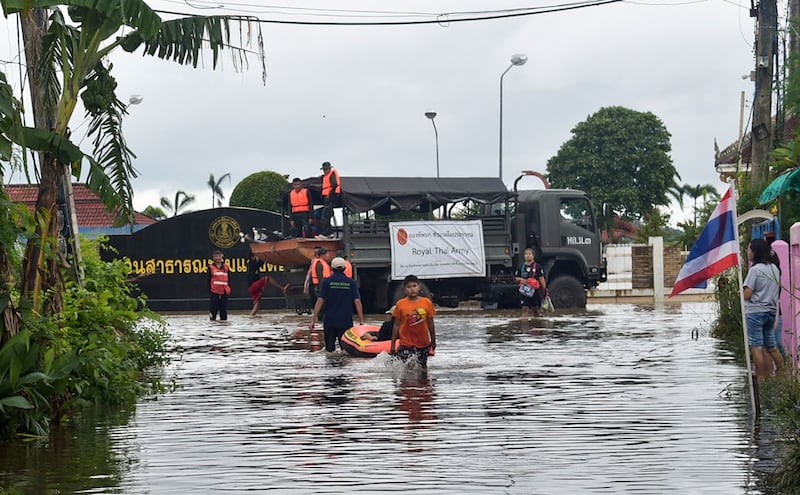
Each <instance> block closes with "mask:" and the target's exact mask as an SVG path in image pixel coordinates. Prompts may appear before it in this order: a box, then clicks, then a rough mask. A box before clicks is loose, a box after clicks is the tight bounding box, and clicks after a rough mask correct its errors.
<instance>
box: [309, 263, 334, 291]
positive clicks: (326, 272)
mask: <svg viewBox="0 0 800 495" xmlns="http://www.w3.org/2000/svg"><path fill="white" fill-rule="evenodd" d="M320 263H322V278H328V277H330V276H331V265H329V264H328V262H327V261H325V260H324V259H322V258H314V259H313V260H311V283H312V284H314V285H319V284H320V282H322V280H320V278H319V277H318V276H317V265H318V264H320Z"/></svg>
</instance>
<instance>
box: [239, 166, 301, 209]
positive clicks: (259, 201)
mask: <svg viewBox="0 0 800 495" xmlns="http://www.w3.org/2000/svg"><path fill="white" fill-rule="evenodd" d="M288 187H289V181H287V180H286V178H285V177H284V176H283V175H281V174H279V173H277V172H272V171H265V172H256V173H254V174H250V175H248V176H247V177H245V178H244V179H242V181H241V182H239V183H238V184H236V187H235V188H234V189H233V192H232V193H231V200H230V205H231V206H240V207H245V208H258V209H260V210H267V211H274V212H278V213H280V211H281V206H280V201H281V192H282V191H285V190H286V189H287V188H288Z"/></svg>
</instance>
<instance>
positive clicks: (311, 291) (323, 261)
mask: <svg viewBox="0 0 800 495" xmlns="http://www.w3.org/2000/svg"><path fill="white" fill-rule="evenodd" d="M332 254H333V253H332V252H329V251H328V248H324V247H318V248H314V259H313V260H311V266H309V267H308V273H307V274H306V282H305V284H304V285H303V293H304V294H306V295H307V296H309V298H310V299H311V307H312V308H313V307H314V305H315V304H316V303H317V294H319V284H321V283H322V280H323V279H325V278H328V277H330V276H331V273H332V272H331V266H330V264H329V260H330V259H331V257H332V256H331V255H332Z"/></svg>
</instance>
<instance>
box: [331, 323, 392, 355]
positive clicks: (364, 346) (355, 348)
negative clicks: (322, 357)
mask: <svg viewBox="0 0 800 495" xmlns="http://www.w3.org/2000/svg"><path fill="white" fill-rule="evenodd" d="M380 329H381V327H379V326H376V325H359V326H357V327H352V328H349V329H347V330H346V331H345V332H344V335H342V341H341V344H342V349H344V350H345V351H347V353H348V354H350V355H353V356H356V357H367V358H373V357H375V356H377V355H378V354H380V353H382V352H389V349H390V348H391V346H392V341H391V340H369V339H362V338H361V337H362V336H363V335H364V334H365V333H366V332H372V333H375V334H377V333H378V330H380Z"/></svg>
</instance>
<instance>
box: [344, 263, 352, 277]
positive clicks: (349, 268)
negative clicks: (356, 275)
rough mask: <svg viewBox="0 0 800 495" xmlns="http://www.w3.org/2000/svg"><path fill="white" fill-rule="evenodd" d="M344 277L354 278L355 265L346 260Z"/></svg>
mask: <svg viewBox="0 0 800 495" xmlns="http://www.w3.org/2000/svg"><path fill="white" fill-rule="evenodd" d="M344 275H345V276H346V277H347V278H353V264H352V263H350V260H344Z"/></svg>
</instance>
